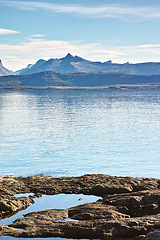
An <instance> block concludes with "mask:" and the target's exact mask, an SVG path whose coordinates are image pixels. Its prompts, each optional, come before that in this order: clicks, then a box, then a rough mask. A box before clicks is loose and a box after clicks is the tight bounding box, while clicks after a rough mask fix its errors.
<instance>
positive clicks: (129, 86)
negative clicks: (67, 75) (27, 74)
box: [0, 84, 160, 91]
mask: <svg viewBox="0 0 160 240" xmlns="http://www.w3.org/2000/svg"><path fill="white" fill-rule="evenodd" d="M159 88H160V84H118V85H107V86H96V87H70V86H68V87H67V86H65V87H63V86H44V87H38V86H13V87H12V86H8V87H0V90H15V91H19V90H104V89H122V90H123V89H124V90H130V89H159Z"/></svg>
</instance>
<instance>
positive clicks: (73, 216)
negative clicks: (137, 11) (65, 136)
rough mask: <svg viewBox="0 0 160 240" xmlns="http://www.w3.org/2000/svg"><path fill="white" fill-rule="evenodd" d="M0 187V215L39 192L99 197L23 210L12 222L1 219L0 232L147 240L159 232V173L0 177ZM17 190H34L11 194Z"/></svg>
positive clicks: (26, 234)
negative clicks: (71, 204)
mask: <svg viewBox="0 0 160 240" xmlns="http://www.w3.org/2000/svg"><path fill="white" fill-rule="evenodd" d="M0 193H1V195H0V214H1V216H2V217H3V216H5V215H7V214H13V213H14V212H15V211H17V209H18V210H20V209H23V208H25V207H27V206H29V205H30V204H32V203H34V198H35V197H36V196H38V197H40V196H41V194H48V195H54V194H58V193H67V194H80V193H83V194H86V195H96V196H101V197H102V199H100V200H98V201H97V202H94V203H87V204H83V205H79V206H76V207H72V208H68V209H51V210H46V211H38V212H33V213H29V214H26V215H24V217H23V218H19V219H17V220H16V221H15V222H14V223H13V224H12V225H9V226H6V225H1V226H0V235H9V236H14V237H33V238H34V237H65V238H85V239H91V238H92V239H93V238H95V239H96V238H97V239H100V238H101V239H114V238H119V239H120V238H121V239H127V238H128V239H129V238H131V239H133V238H135V239H146V240H150V239H151V237H152V239H154V238H153V236H154V237H156V236H157V235H158V234H159V230H158V229H160V180H159V179H153V178H133V177H115V176H108V175H101V174H92V175H84V176H81V177H46V176H31V177H26V178H25V177H0ZM20 193H34V194H35V195H34V196H28V197H20V198H16V197H14V194H20ZM73 220H74V221H73ZM17 228H18V229H21V230H17ZM154 230H155V231H154ZM153 234H154V235H153ZM155 239H156V238H155ZM159 239H160V238H159ZM156 240H157V239H156Z"/></svg>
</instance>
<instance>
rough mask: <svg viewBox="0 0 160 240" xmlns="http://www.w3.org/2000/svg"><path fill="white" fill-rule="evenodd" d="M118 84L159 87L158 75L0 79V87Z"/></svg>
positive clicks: (50, 74) (52, 74)
mask: <svg viewBox="0 0 160 240" xmlns="http://www.w3.org/2000/svg"><path fill="white" fill-rule="evenodd" d="M118 84H130V85H135V84H140V85H145V84H148V85H156V84H157V85H159V86H160V75H133V74H124V73H106V72H104V73H103V72H94V73H57V72H53V71H45V72H40V73H33V74H29V75H10V76H1V77H0V87H1V88H2V87H17V86H21V87H26V86H28V87H30V86H31V87H47V86H60V87H97V86H98V87H102V86H111V85H118Z"/></svg>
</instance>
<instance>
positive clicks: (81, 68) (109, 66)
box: [15, 53, 160, 75]
mask: <svg viewBox="0 0 160 240" xmlns="http://www.w3.org/2000/svg"><path fill="white" fill-rule="evenodd" d="M43 71H54V72H62V73H74V72H120V73H125V74H135V75H153V74H160V62H146V63H137V64H131V63H128V62H127V63H124V64H118V63H112V61H111V60H109V61H106V62H92V61H89V60H86V59H84V58H81V57H79V56H72V55H71V54H70V53H68V54H67V55H66V56H65V57H63V58H59V59H58V58H51V59H49V60H47V61H46V60H43V59H40V60H38V61H37V62H36V63H35V64H29V65H28V66H27V67H26V68H24V69H21V70H19V71H17V72H15V74H18V75H27V74H32V73H38V72H43Z"/></svg>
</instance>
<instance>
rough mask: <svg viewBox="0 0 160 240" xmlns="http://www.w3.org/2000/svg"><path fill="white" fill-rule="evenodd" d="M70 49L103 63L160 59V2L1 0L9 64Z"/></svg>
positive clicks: (1, 41) (2, 49) (3, 55)
mask: <svg viewBox="0 0 160 240" xmlns="http://www.w3.org/2000/svg"><path fill="white" fill-rule="evenodd" d="M67 53H71V54H72V55H74V56H75V55H78V56H80V57H83V58H85V59H88V60H91V61H101V62H106V61H108V60H112V62H114V63H125V62H130V63H139V62H160V1H159V0H98V1H97V0H87V1H86V0H56V1H55V0H47V1H45V0H37V1H33V0H30V1H28V0H25V1H22V0H17V1H14V0H13V1H12V0H0V59H1V60H2V63H3V65H4V66H5V67H6V68H8V69H10V70H13V71H16V70H19V69H21V68H24V67H26V66H27V65H28V64H34V63H36V61H38V60H39V59H44V60H48V59H50V58H62V57H64V56H65V55H67Z"/></svg>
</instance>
